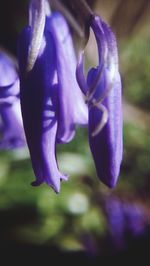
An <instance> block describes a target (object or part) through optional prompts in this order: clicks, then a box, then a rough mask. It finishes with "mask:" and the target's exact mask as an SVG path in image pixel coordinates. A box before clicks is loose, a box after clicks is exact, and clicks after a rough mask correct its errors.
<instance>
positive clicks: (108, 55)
mask: <svg viewBox="0 0 150 266" xmlns="http://www.w3.org/2000/svg"><path fill="white" fill-rule="evenodd" d="M90 26H91V28H92V30H93V32H94V34H95V37H96V41H97V47H98V53H99V65H98V67H97V68H91V69H90V70H89V72H88V75H87V80H85V75H84V69H83V68H84V66H83V53H82V54H81V56H80V59H79V63H78V67H77V71H76V75H77V80H78V83H79V85H80V88H81V89H82V91H83V93H84V94H85V96H86V101H87V103H88V110H89V144H90V148H91V152H92V155H93V158H94V162H95V166H96V170H97V175H98V177H99V178H100V180H101V181H102V182H103V183H105V184H106V185H107V186H109V187H111V188H112V187H114V186H115V185H116V183H117V180H118V176H119V173H120V164H121V161H122V106H121V80H120V74H119V71H118V52H117V44H116V39H115V36H114V34H113V32H112V31H111V29H110V27H109V26H108V25H107V24H106V23H105V22H104V21H102V19H101V18H100V17H98V16H94V15H92V17H91V22H90Z"/></svg>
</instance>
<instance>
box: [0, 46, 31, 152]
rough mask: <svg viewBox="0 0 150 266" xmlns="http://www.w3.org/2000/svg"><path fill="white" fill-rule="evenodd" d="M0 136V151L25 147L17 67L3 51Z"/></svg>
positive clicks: (0, 60)
mask: <svg viewBox="0 0 150 266" xmlns="http://www.w3.org/2000/svg"><path fill="white" fill-rule="evenodd" d="M0 134H1V138H0V149H12V148H18V147H23V146H25V145H26V141H25V135H24V129H23V123H22V117H21V108H20V99H19V78H18V72H17V66H16V64H15V62H14V60H13V59H12V58H11V57H10V56H8V55H7V54H6V53H5V52H3V51H0Z"/></svg>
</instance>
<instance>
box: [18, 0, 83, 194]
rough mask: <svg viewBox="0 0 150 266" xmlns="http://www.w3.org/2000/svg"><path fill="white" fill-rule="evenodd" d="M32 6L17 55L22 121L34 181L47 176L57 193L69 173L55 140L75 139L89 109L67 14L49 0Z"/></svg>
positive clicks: (37, 2) (46, 180) (33, 2)
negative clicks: (78, 77)
mask: <svg viewBox="0 0 150 266" xmlns="http://www.w3.org/2000/svg"><path fill="white" fill-rule="evenodd" d="M29 12H30V16H29V17H30V19H29V26H28V27H26V28H25V29H24V30H23V32H22V34H21V36H20V38H19V53H18V55H19V65H20V82H21V86H20V95H21V110H22V116H23V124H24V129H25V134H26V139H27V144H28V147H29V151H30V156H31V160H32V166H33V169H34V173H35V176H36V181H35V182H33V185H40V184H41V183H43V182H46V183H47V184H48V185H50V186H51V187H52V188H53V189H54V191H55V192H57V193H59V191H60V181H61V180H67V178H68V177H67V176H66V175H64V174H62V173H60V171H59V169H58V164H57V160H56V143H67V142H69V141H71V140H72V138H73V137H74V134H75V129H76V128H75V127H76V123H78V124H83V125H84V124H86V123H87V110H86V105H85V104H84V100H83V96H82V94H81V91H80V88H79V87H78V84H77V82H76V77H75V69H76V58H75V54H74V47H73V43H72V39H71V34H70V31H69V28H68V25H67V23H66V21H65V19H64V17H63V16H62V15H61V14H60V13H52V14H51V15H50V10H49V6H48V2H47V1H46V0H43V1H36V0H34V1H31V4H30V9H29ZM75 99H76V104H74V100H75Z"/></svg>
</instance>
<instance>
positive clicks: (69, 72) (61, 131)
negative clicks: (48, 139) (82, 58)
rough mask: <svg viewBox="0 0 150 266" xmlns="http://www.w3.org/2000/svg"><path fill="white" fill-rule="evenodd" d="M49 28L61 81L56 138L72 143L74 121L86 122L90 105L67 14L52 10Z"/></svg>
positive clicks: (78, 122) (76, 122)
mask: <svg viewBox="0 0 150 266" xmlns="http://www.w3.org/2000/svg"><path fill="white" fill-rule="evenodd" d="M49 30H50V31H51V34H52V35H53V38H54V41H55V45H56V55H57V59H56V61H57V74H58V84H59V120H58V134H57V138H58V141H60V142H69V141H70V140H71V139H72V138H73V137H74V134H75V124H83V125H85V124H87V114H88V112H87V106H86V105H85V102H84V99H83V95H82V93H81V91H80V88H79V86H78V84H77V81H76V76H75V72H76V64H77V62H76V57H75V51H74V47H73V42H72V37H71V33H70V31H69V28H68V25H67V22H66V20H65V19H64V17H63V16H62V15H61V14H60V13H57V12H55V13H53V14H52V16H51V18H50V20H49Z"/></svg>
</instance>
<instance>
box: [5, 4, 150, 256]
mask: <svg viewBox="0 0 150 266" xmlns="http://www.w3.org/2000/svg"><path fill="white" fill-rule="evenodd" d="M93 3H94V6H93V9H94V10H95V11H96V12H97V13H98V14H100V15H102V16H103V18H104V19H105V20H106V21H107V22H108V23H109V24H110V25H111V26H112V28H113V30H114V32H115V34H116V36H117V40H118V49H119V61H120V72H121V76H122V84H123V115H124V156H123V163H122V166H121V172H120V177H119V180H118V184H117V186H116V188H115V189H113V190H111V189H108V188H107V187H106V186H105V185H103V184H102V183H101V182H100V181H99V180H98V177H97V176H96V172H95V168H94V163H93V159H92V156H91V153H90V150H89V147H88V136H87V130H86V129H80V128H79V129H78V130H77V134H76V137H75V139H74V140H73V141H72V142H71V143H70V144H67V145H63V146H60V147H58V150H57V152H58V161H59V165H60V169H61V170H62V172H64V173H68V174H69V175H70V179H69V180H68V181H67V182H63V183H62V185H61V192H60V194H58V195H57V194H55V193H54V192H53V190H52V189H51V188H49V187H48V186H47V185H41V186H39V187H37V188H34V187H32V186H31V185H30V183H31V182H32V181H33V180H34V174H33V171H32V167H31V162H30V159H29V154H28V150H27V149H19V150H16V151H7V152H4V151H1V152H0V243H1V246H2V247H3V248H4V249H5V248H6V249H8V247H9V246H10V247H11V248H10V250H12V247H15V245H16V246H17V247H21V246H23V247H26V248H27V247H31V249H32V247H36V248H37V250H38V248H39V247H40V248H41V250H43V248H45V250H47V253H48V254H51V253H50V250H51V249H52V248H54V250H58V251H59V252H62V253H63V254H64V253H65V254H68V252H69V254H70V252H71V254H74V252H75V253H76V252H79V253H81V254H85V255H88V256H91V257H93V258H105V259H106V256H107V257H109V256H113V257H114V254H116V256H119V255H120V254H127V253H129V254H130V252H131V253H132V254H134V252H135V253H136V252H137V250H142V252H147V253H148V251H149V247H148V246H149V244H150V240H149V239H150V233H149V232H150V230H149V228H150V209H149V206H150V134H149V133H150V116H149V110H150V74H149V73H150V49H149V47H150V46H149V43H150V34H149V22H150V19H149V18H150V8H149V9H148V7H150V6H149V1H142V0H138V1H136V2H135V1H132V0H131V1H130V0H129V1H119V0H113V1H109V0H107V1H104V0H103V1H93ZM27 4H28V1H23V0H22V1H19V0H18V1H17V0H14V1H12V2H11V1H5V3H3V5H2V8H1V10H0V14H2V13H3V15H1V16H0V46H2V47H4V48H6V49H7V50H8V51H9V52H11V53H12V54H14V55H15V56H16V53H17V48H16V47H17V37H18V34H19V33H20V31H21V30H22V28H23V27H24V25H25V24H26V22H27V16H28V13H27ZM133 6H134V8H133ZM148 10H149V11H148ZM8 21H9V23H8ZM94 45H95V43H94V41H93V39H92V37H91V38H90V42H89V44H88V47H87V49H86V56H87V62H88V65H87V66H88V67H90V66H92V65H93V64H95V63H96V60H97V58H96V56H97V54H96V52H95V58H94V56H93V53H94V52H93V51H95V49H96V48H94ZM121 217H122V218H121ZM39 252H40V251H39ZM125 252H127V253H125ZM14 254H15V253H14ZM56 254H57V253H56ZM118 254H119V255H118ZM37 256H38V255H37ZM56 256H57V255H56ZM136 256H138V253H137V255H136ZM76 258H77V257H76Z"/></svg>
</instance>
